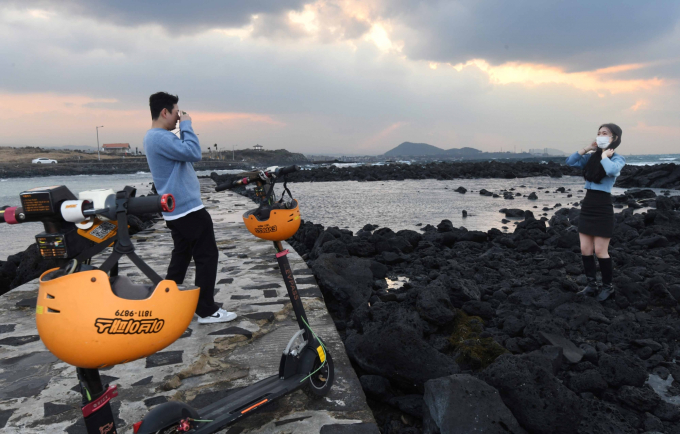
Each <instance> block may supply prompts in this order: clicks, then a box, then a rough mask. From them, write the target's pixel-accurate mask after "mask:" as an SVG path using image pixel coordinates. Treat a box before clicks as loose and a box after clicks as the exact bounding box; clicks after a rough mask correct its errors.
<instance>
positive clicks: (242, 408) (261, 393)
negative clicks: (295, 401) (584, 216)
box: [191, 374, 306, 434]
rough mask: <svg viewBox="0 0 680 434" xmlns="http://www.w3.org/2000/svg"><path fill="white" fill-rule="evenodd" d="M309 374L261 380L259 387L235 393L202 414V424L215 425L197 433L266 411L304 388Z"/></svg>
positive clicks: (218, 427) (208, 431) (258, 383)
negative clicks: (287, 395) (258, 411)
mask: <svg viewBox="0 0 680 434" xmlns="http://www.w3.org/2000/svg"><path fill="white" fill-rule="evenodd" d="M305 376H306V375H305V374H297V375H294V376H292V377H290V378H287V379H285V380H282V379H281V378H280V377H279V376H278V375H273V376H271V377H268V378H265V379H264V380H260V381H258V382H257V383H255V384H253V385H251V386H248V387H244V388H243V389H240V390H237V391H235V392H234V393H232V394H230V395H228V396H225V397H224V398H222V399H220V400H219V401H216V402H214V403H212V404H210V405H209V406H207V407H204V408H202V409H200V410H198V414H200V416H201V419H202V420H211V421H212V422H207V423H201V424H200V425H199V426H198V427H197V428H195V429H194V430H193V431H191V432H193V433H196V434H208V433H213V432H215V431H217V430H218V429H220V428H222V427H224V426H226V425H228V424H230V423H232V422H235V421H236V420H237V419H239V418H241V417H243V416H246V415H247V414H249V413H250V412H251V411H255V410H257V409H259V408H262V407H264V406H266V405H268V404H270V403H271V402H273V401H275V400H276V399H278V398H280V397H281V396H283V395H285V394H287V393H290V392H292V391H294V390H296V389H299V388H300V387H302V386H303V385H304V384H305V382H301V381H302V379H303V378H305Z"/></svg>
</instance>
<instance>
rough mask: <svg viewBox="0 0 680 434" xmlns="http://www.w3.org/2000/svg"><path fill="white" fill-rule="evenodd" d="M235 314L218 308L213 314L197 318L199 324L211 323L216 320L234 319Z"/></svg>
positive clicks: (227, 320) (226, 320)
mask: <svg viewBox="0 0 680 434" xmlns="http://www.w3.org/2000/svg"><path fill="white" fill-rule="evenodd" d="M236 316H237V315H236V314H235V313H234V312H227V311H226V310H224V309H222V308H220V309H218V310H217V312H215V313H214V314H212V315H210V316H206V317H205V318H200V317H199V318H198V323H199V324H212V323H217V322H229V321H233V320H235V319H236Z"/></svg>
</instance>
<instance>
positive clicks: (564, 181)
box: [0, 171, 680, 260]
mask: <svg viewBox="0 0 680 434" xmlns="http://www.w3.org/2000/svg"><path fill="white" fill-rule="evenodd" d="M220 172H221V173H237V172H238V171H220ZM207 174H209V172H208V171H206V172H200V173H199V175H207ZM150 183H151V175H150V174H149V173H137V174H131V175H83V176H53V177H43V178H15V179H8V180H1V181H0V205H10V206H15V205H19V204H20V202H19V193H21V192H22V191H24V190H27V189H29V188H34V187H41V186H48V185H66V186H68V187H69V188H70V189H71V191H73V192H75V193H77V192H80V191H83V190H91V189H98V188H112V189H114V190H118V189H121V188H122V187H124V186H125V185H130V186H133V187H136V188H137V190H138V194H140V195H141V194H147V193H148V192H149V189H150ZM460 186H462V187H465V188H466V189H467V190H468V192H467V193H466V194H461V193H457V192H455V191H454V190H455V189H456V188H458V187H460ZM288 187H289V188H290V190H291V192H292V193H293V196H294V197H295V198H296V199H298V200H299V201H300V210H301V213H302V217H303V218H304V219H307V220H310V221H312V222H314V223H320V224H322V225H324V226H338V227H340V228H347V229H350V230H352V231H354V232H356V231H357V230H359V229H361V228H362V227H363V226H364V225H366V224H368V223H370V224H375V225H379V226H381V227H389V228H391V229H393V230H395V231H397V230H400V229H412V230H418V229H420V228H421V227H423V226H424V225H427V224H432V225H435V226H436V225H437V224H438V223H439V222H440V221H441V220H443V219H448V220H451V222H452V223H453V225H454V226H455V227H461V226H464V227H466V228H467V229H469V230H481V231H487V230H489V229H490V228H498V229H500V230H504V231H509V232H512V231H513V230H514V223H516V222H518V221H521V219H512V218H508V220H510V222H509V223H503V222H502V221H501V220H502V219H504V218H505V214H503V213H500V212H499V210H500V209H501V208H520V209H522V210H527V209H528V210H531V211H532V212H533V213H534V215H535V216H536V218H540V217H547V218H550V217H551V216H552V215H553V214H554V213H555V211H557V210H558V209H560V208H562V207H571V206H574V205H575V204H578V202H579V201H580V200H581V199H583V197H584V195H585V192H584V190H583V179H582V178H581V177H575V176H573V177H563V178H559V179H555V178H548V177H534V178H523V179H510V180H507V179H471V180H452V181H436V180H407V181H385V182H356V181H342V182H314V183H309V182H304V183H291V184H289V185H288ZM559 187H564V188H565V189H566V192H565V193H558V192H556V189H557V188H559ZM481 189H486V190H488V191H491V192H493V193H497V194H498V193H501V191H502V190H510V189H514V191H513V193H520V196H519V197H516V198H515V199H514V200H505V199H503V196H502V194H501V196H500V197H499V198H493V197H487V196H482V195H480V194H479V190H481ZM281 190H282V186H281V185H278V186H277V193H278V194H280V192H281ZM624 191H625V190H624V189H618V188H615V189H614V191H613V193H614V194H621V193H623V192H624ZM532 192H535V193H536V194H537V196H538V200H529V199H528V198H527V197H526V196H528V195H529V194H530V193H532ZM656 192H657V194H662V193H661V190H658V189H657V190H656ZM569 194H571V195H572V197H568V195H569ZM672 194H674V195H675V194H680V191H672ZM219 195H220V193H216V194H215V195H214V196H213V198H214V199H219ZM544 208H545V210H544ZM463 210H466V211H467V213H468V215H467V217H463V216H462V212H463ZM638 212H641V210H638ZM419 225H420V226H419ZM41 231H42V224H41V223H26V224H21V225H7V224H0V252H1V253H0V260H5V259H6V258H7V256H8V255H11V254H14V253H17V252H20V251H22V250H24V249H25V248H26V247H27V246H28V245H30V244H32V243H33V242H34V237H35V235H36V234H38V233H39V232H41Z"/></svg>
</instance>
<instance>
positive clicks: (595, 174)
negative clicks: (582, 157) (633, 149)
mask: <svg viewBox="0 0 680 434" xmlns="http://www.w3.org/2000/svg"><path fill="white" fill-rule="evenodd" d="M602 127H607V129H608V130H609V131H611V133H612V135H613V136H614V137H613V138H612V142H611V143H610V144H609V146H607V149H616V148H618V147H619V145H620V144H621V134H623V131H622V130H621V127H620V126H618V125H616V124H602V125H600V128H602ZM600 128H598V129H597V131H600ZM603 151H604V149H600V148H597V150H596V151H595V152H594V153H593V155H592V156H591V157H590V159H589V160H588V162H587V163H586V167H584V168H583V178H584V179H585V180H586V181H590V182H594V183H596V184H599V183H600V182H602V180H603V179H604V177H605V176H607V172H605V171H604V167H602V164H600V163H601V161H602V152H603Z"/></svg>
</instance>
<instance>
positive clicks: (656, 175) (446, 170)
mask: <svg viewBox="0 0 680 434" xmlns="http://www.w3.org/2000/svg"><path fill="white" fill-rule="evenodd" d="M582 174H583V172H582V170H581V169H577V168H575V167H569V166H567V165H565V164H559V163H556V162H554V161H549V162H547V163H545V164H544V163H538V162H524V161H518V162H502V163H501V162H497V161H492V162H456V163H451V162H440V163H427V164H404V163H402V164H399V163H392V164H389V165H383V166H377V165H376V166H356V167H335V166H330V167H318V168H312V169H309V170H302V171H298V172H295V173H293V174H291V175H288V177H287V178H288V181H289V182H329V181H365V182H371V181H373V182H375V181H403V180H406V179H437V180H452V179H476V178H500V179H515V178H530V177H535V176H549V177H552V178H561V177H562V176H582ZM211 178H212V179H213V180H214V181H215V182H216V183H217V184H220V183H222V182H225V181H228V180H230V179H232V178H233V176H230V175H217V174H213V175H211ZM616 187H622V188H631V187H639V188H665V189H680V166H678V165H676V164H673V163H671V164H656V165H653V166H625V167H624V168H623V170H622V173H621V176H620V177H619V178H618V179H617V182H616Z"/></svg>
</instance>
